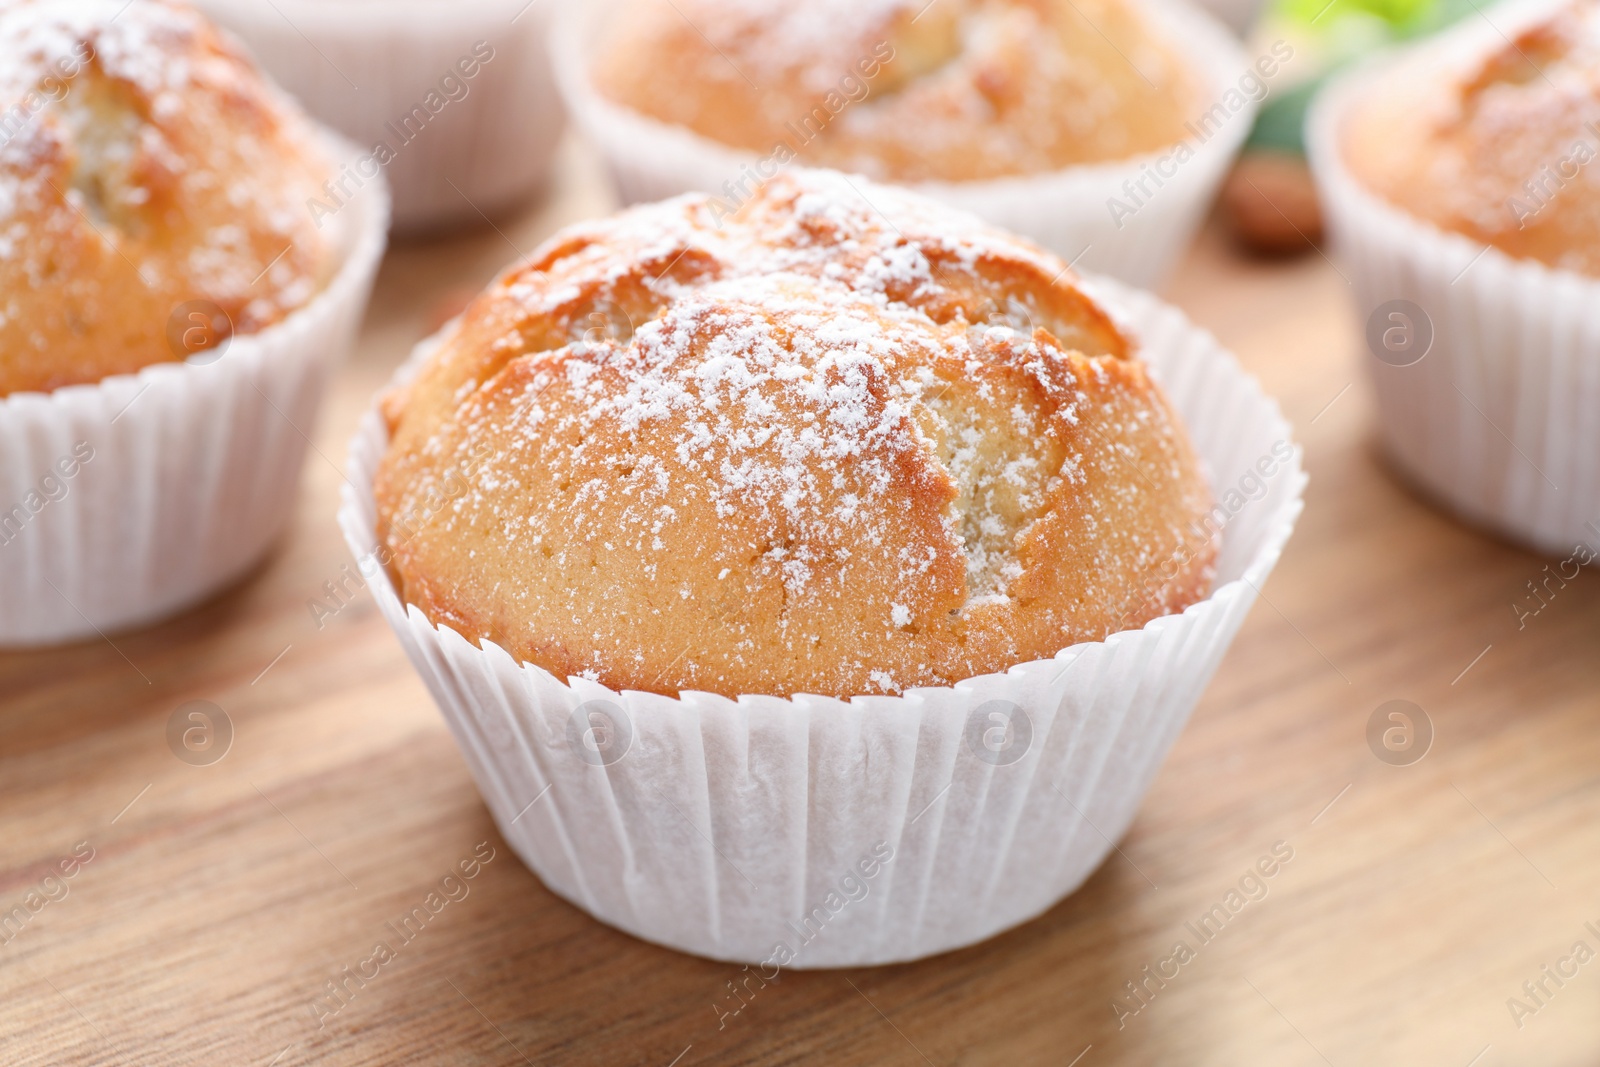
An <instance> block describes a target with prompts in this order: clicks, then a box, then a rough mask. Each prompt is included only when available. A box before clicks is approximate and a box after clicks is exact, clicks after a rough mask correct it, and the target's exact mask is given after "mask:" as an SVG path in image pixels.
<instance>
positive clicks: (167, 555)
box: [0, 141, 388, 646]
mask: <svg viewBox="0 0 1600 1067" xmlns="http://www.w3.org/2000/svg"><path fill="white" fill-rule="evenodd" d="M350 149H351V146H350V145H348V144H347V143H345V142H342V141H341V142H339V143H338V150H339V152H340V155H341V157H342V156H343V155H344V154H345V153H347V152H348V151H349V150H350ZM335 223H337V224H338V225H339V230H338V236H339V237H340V239H341V240H342V243H343V246H344V247H343V249H342V251H343V254H344V261H343V263H342V265H341V266H340V268H339V271H338V272H337V274H336V275H335V276H334V278H333V280H332V281H331V282H330V283H329V284H328V286H327V288H326V289H324V290H323V292H322V293H321V294H319V295H318V296H317V297H316V298H315V299H314V300H312V301H311V303H309V304H307V305H306V306H305V307H303V308H301V309H300V310H298V311H296V312H294V313H293V314H292V315H290V316H289V317H288V318H286V319H285V320H284V321H283V322H281V323H279V324H277V325H276V326H273V327H270V328H269V329H266V330H263V331H261V332H260V333H256V334H241V335H237V336H235V337H233V338H232V339H231V341H230V342H229V343H228V346H227V348H226V349H225V350H224V351H223V353H222V355H221V356H214V355H211V354H210V353H205V354H202V355H201V356H200V357H198V358H197V359H194V360H191V361H190V362H187V363H156V364H152V365H151V366H148V367H145V368H143V369H142V370H140V371H139V372H138V373H136V374H119V375H115V376H113V377H110V378H106V379H103V380H102V381H100V382H98V383H95V384H92V385H73V386H68V387H66V388H63V389H57V390H55V391H53V392H50V393H14V394H12V395H11V396H9V397H0V645H13V646H15V645H34V644H48V643H52V642H58V641H66V640H72V639H77V638H84V637H93V636H95V635H96V634H97V633H101V634H103V633H105V632H108V631H111V630H116V629H120V628H125V627H129V626H134V625H137V624H141V623H145V622H149V621H152V620H155V619H158V618H161V617H163V616H165V615H169V614H171V613H173V612H175V611H177V610H178V609H180V608H183V607H185V606H187V605H189V604H191V603H193V602H195V601H198V600H200V599H202V598H204V597H205V596H207V595H209V594H210V593H213V592H215V591H216V590H218V589H220V588H221V587H223V586H225V585H226V584H227V583H228V582H229V581H231V580H233V579H235V578H237V577H239V576H240V575H242V574H243V573H244V572H245V571H246V570H248V569H249V568H250V566H251V565H253V564H254V563H256V562H257V561H258V560H259V559H260V558H261V557H262V555H263V554H264V553H265V552H266V550H267V549H268V547H270V545H271V543H272V541H273V540H274V539H275V538H276V537H277V536H278V534H279V533H280V532H281V531H282V530H283V528H284V524H285V522H286V521H287V519H288V517H289V515H290V513H291V511H292V509H293V505H294V500H295V495H296V491H297V489H298V485H299V475H300V468H301V463H302V460H303V459H304V457H305V453H306V449H307V447H308V445H309V443H310V442H309V435H310V434H311V433H312V432H313V430H314V428H315V425H316V415H317V408H318V405H319V403H320V401H321V399H322V393H323V387H324V386H325V384H326V382H327V378H328V375H329V372H330V371H331V370H332V369H333V367H335V366H336V365H337V363H338V361H339V360H340V359H341V358H343V356H344V354H345V352H346V351H347V350H348V348H349V347H350V344H351V342H352V341H353V339H354V337H355V333H356V330H357V329H358V327H359V326H360V324H361V317H362V314H363V312H364V310H365V308H366V304H367V296H368V293H369V291H370V290H371V287H372V279H373V276H374V275H375V273H376V272H377V268H378V261H379V259H380V258H381V257H382V255H383V249H384V242H385V237H384V235H385V231H386V230H387V226H388V200H387V197H386V195H385V193H384V189H383V186H382V183H381V182H376V183H372V184H369V185H368V187H367V189H366V190H365V191H364V192H363V194H362V195H361V196H360V197H358V198H356V199H355V200H354V201H352V202H351V203H350V205H349V207H348V208H347V209H346V212H345V214H344V215H343V217H341V218H338V219H336V220H335V221H334V222H329V225H330V226H332V225H334V224H335ZM86 455H87V456H88V458H87V461H84V457H85V456H86ZM69 471H70V472H71V473H70V474H69V473H68V472H69Z"/></svg>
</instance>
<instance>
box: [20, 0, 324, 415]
mask: <svg viewBox="0 0 1600 1067" xmlns="http://www.w3.org/2000/svg"><path fill="white" fill-rule="evenodd" d="M114 10H115V5H111V4H108V3H97V2H94V0H69V2H65V3H62V2H53V3H45V2H43V0H18V2H16V3H11V4H8V5H7V6H6V7H5V8H4V9H3V10H0V41H4V42H5V45H4V47H5V50H6V51H7V52H8V53H10V55H11V57H12V61H11V62H8V63H6V64H5V65H4V66H3V67H0V95H3V97H4V99H7V100H18V99H26V98H28V96H29V95H30V94H31V95H32V96H33V97H34V98H35V99H36V100H37V101H38V102H39V106H38V109H37V110H36V111H33V110H31V108H30V107H28V106H27V105H25V110H29V111H30V113H29V114H28V115H26V117H25V121H20V122H19V123H18V124H17V127H16V128H15V129H13V130H11V131H9V132H8V136H7V138H6V141H5V144H4V146H3V147H0V198H3V203H4V206H5V208H6V211H5V216H4V220H3V222H0V241H3V242H4V245H5V248H6V254H5V255H4V256H0V294H3V297H0V300H3V302H0V396H5V395H8V394H11V393H16V392H23V391H27V390H36V391H48V390H51V389H56V388H59V387H60V386H63V385H73V384H77V383H80V382H96V381H99V380H100V379H101V378H105V377H108V376H110V375H113V374H129V373H132V372H134V371H137V370H138V369H139V368H141V367H144V366H147V365H148V364H150V363H154V362H157V361H163V360H178V359H184V358H186V357H188V356H190V355H194V354H196V353H198V352H199V351H201V350H203V349H205V348H208V347H211V346H212V345H214V344H216V343H218V342H220V341H222V340H224V339H225V338H226V337H228V336H230V335H231V334H233V333H239V334H249V333H256V332H258V331H260V330H263V329H265V328H267V327H269V326H272V325H274V324H275V323H278V322H281V321H283V319H284V318H285V317H286V316H287V315H289V314H290V313H291V312H293V311H295V310H296V309H298V308H301V307H304V306H305V305H306V303H308V302H309V301H310V300H311V298H312V297H313V296H315V295H316V294H317V293H318V292H319V291H320V290H321V289H322V288H323V287H324V286H325V285H326V284H327V282H328V280H329V279H330V278H331V276H332V274H333V272H334V270H335V269H336V268H337V266H338V255H337V252H338V250H337V249H336V247H335V246H334V243H333V241H332V239H331V238H332V235H331V234H330V233H328V232H326V231H324V230H323V229H320V228H319V227H318V226H317V224H316V221H314V219H313V216H312V214H311V213H309V212H308V211H307V210H306V204H308V203H310V202H312V201H314V200H319V199H321V198H322V197H323V195H324V194H323V189H322V185H323V183H324V182H325V181H327V180H328V179H329V178H330V177H331V176H333V175H334V174H335V172H336V171H337V169H338V168H337V165H336V164H335V163H334V162H333V160H332V157H331V156H330V155H329V154H328V152H327V145H326V144H324V143H323V142H322V141H321V140H320V139H319V138H318V136H317V135H316V133H315V131H314V130H313V129H312V127H311V126H310V125H309V124H308V123H307V122H306V120H305V118H304V117H303V116H302V115H300V114H299V112H298V111H295V110H293V109H292V108H290V107H289V106H287V104H286V103H285V102H284V101H282V100H281V99H279V97H278V96H277V94H276V93H274V92H273V91H272V90H270V89H269V88H268V87H267V85H266V84H265V83H264V82H263V81H262V80H261V76H260V74H259V73H258V72H257V71H256V70H255V69H254V68H253V67H252V66H251V65H250V64H249V63H248V62H246V61H245V60H244V59H243V57H242V56H241V55H240V54H239V52H238V51H237V49H236V48H234V47H233V45H232V44H231V43H230V42H228V41H226V40H225V39H223V38H222V37H221V36H220V35H219V34H218V33H217V32H216V31H215V30H214V29H213V28H212V27H210V26H208V25H206V24H205V23H204V22H202V21H201V20H200V19H199V18H198V17H196V16H195V15H194V14H193V13H192V12H190V11H187V10H185V9H183V8H180V7H177V6H175V5H171V4H167V3H155V4H148V5H141V6H140V10H138V11H137V12H131V13H130V21H129V23H128V25H130V26H136V27H138V30H137V31H133V30H127V31H123V30H121V29H120V26H119V25H118V23H110V24H107V25H102V22H103V21H104V19H105V16H107V15H109V14H110V13H112V12H114ZM119 21H120V20H119ZM134 32H139V33H142V34H145V35H147V36H144V37H134V36H133V33H134ZM63 35H66V36H63ZM161 56H165V57H172V58H174V59H180V58H181V62H174V63H163V62H160V61H159V60H157V61H152V58H153V57H161ZM190 301H195V302H202V301H203V302H205V303H206V304H207V305H208V307H207V312H208V314H207V315H206V316H204V318H203V321H199V322H197V323H193V324H191V323H185V324H184V330H185V332H188V333H189V338H190V342H191V343H190V344H188V345H173V344H169V343H168V324H169V319H171V317H172V315H173V311H174V309H175V308H178V307H179V306H180V305H183V304H185V303H186V302H190ZM197 306H198V305H197ZM219 315H220V317H219ZM211 318H216V320H217V321H216V322H215V323H213V322H212V321H210V319H211ZM191 327H193V329H192V331H191Z"/></svg>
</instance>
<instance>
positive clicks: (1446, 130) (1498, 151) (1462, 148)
mask: <svg viewBox="0 0 1600 1067" xmlns="http://www.w3.org/2000/svg"><path fill="white" fill-rule="evenodd" d="M1342 145H1343V152H1344V157H1345V159H1346V160H1347V165H1348V167H1349V169H1350V172H1351V174H1352V175H1353V176H1354V177H1355V179H1356V180H1357V181H1359V182H1360V183H1361V184H1362V185H1364V186H1365V187H1366V188H1367V189H1368V190H1370V191H1371V192H1372V193H1374V194H1376V195H1377V196H1379V197H1381V198H1382V199H1384V200H1386V201H1388V202H1389V203H1390V204H1393V205H1394V206H1395V207H1397V208H1399V209H1400V210H1401V211H1404V212H1406V213H1407V214H1409V215H1411V216H1412V217H1413V218H1416V219H1420V220H1422V221H1424V222H1427V223H1430V224H1432V225H1433V226H1435V227H1437V228H1439V229H1441V230H1445V231H1448V232H1450V233H1458V234H1461V235H1463V236H1465V237H1468V238H1470V239H1472V240H1473V241H1476V242H1477V243H1478V244H1479V245H1480V246H1483V245H1488V246H1491V247H1493V248H1495V249H1498V250H1499V251H1501V252H1504V253H1505V254H1506V255H1508V256H1511V257H1512V258H1515V259H1531V260H1537V261H1538V262H1540V263H1543V264H1545V265H1546V266H1548V267H1554V268H1556V269H1559V270H1570V271H1575V272H1577V273H1580V274H1587V275H1589V276H1591V277H1594V276H1600V168H1596V167H1591V166H1589V164H1590V163H1592V162H1594V160H1595V159H1596V158H1597V157H1600V4H1596V3H1593V2H1590V0H1584V2H1579V3H1574V4H1566V5H1563V6H1562V7H1560V8H1558V9H1556V10H1555V11H1553V12H1551V13H1550V14H1549V15H1547V16H1545V17H1543V18H1540V19H1538V20H1537V21H1535V22H1534V23H1533V24H1532V25H1529V26H1527V27H1525V28H1524V29H1522V31H1521V32H1520V33H1519V34H1518V35H1517V37H1516V39H1515V40H1506V39H1500V38H1496V39H1495V40H1494V41H1493V42H1491V47H1490V48H1489V49H1487V50H1486V51H1476V50H1475V51H1473V52H1471V53H1470V54H1467V55H1464V56H1462V57H1461V58H1460V60H1459V61H1453V60H1452V59H1447V58H1446V57H1445V55H1444V54H1443V51H1442V50H1441V49H1439V48H1425V49H1421V50H1419V51H1418V52H1416V53H1413V54H1411V55H1409V56H1408V57H1406V58H1405V59H1404V60H1402V61H1400V62H1398V63H1396V64H1395V65H1394V67H1393V69H1390V70H1387V71H1385V72H1384V73H1383V75H1382V77H1381V78H1379V79H1378V80H1377V81H1376V82H1375V83H1374V84H1373V85H1372V87H1371V88H1370V90H1369V91H1368V92H1366V93H1363V94H1362V95H1361V98H1360V99H1359V100H1358V101H1357V102H1356V103H1355V104H1354V105H1353V106H1352V108H1351V111H1350V115H1349V117H1348V118H1347V120H1346V125H1345V129H1344V132H1343V140H1342Z"/></svg>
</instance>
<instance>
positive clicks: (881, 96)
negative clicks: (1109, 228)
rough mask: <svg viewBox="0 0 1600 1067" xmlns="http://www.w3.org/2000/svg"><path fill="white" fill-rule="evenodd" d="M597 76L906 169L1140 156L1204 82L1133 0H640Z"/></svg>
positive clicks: (794, 142) (684, 116) (751, 133)
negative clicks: (923, 0)
mask: <svg viewBox="0 0 1600 1067" xmlns="http://www.w3.org/2000/svg"><path fill="white" fill-rule="evenodd" d="M702 30H703V31H704V32H703V33H702V32H701V31H702ZM747 78H748V80H747ZM594 81H595V85H596V86H597V87H598V88H599V90H600V91H601V92H602V93H604V94H605V95H606V96H608V97H609V98H611V99H612V100H614V101H616V102H617V103H619V104H623V105H625V106H627V107H629V108H632V109H634V110H636V111H638V112H640V113H642V114H646V115H650V116H651V117H653V118H656V119H660V120H661V121H663V122H669V123H675V124H677V125H681V126H685V127H688V128H689V129H692V130H694V131H695V132H697V133H700V134H702V135H704V136H706V137H709V138H711V139H713V140H715V141H719V142H721V143H723V144H727V145H731V146H734V147H736V148H744V149H748V150H750V151H753V152H762V153H764V152H767V151H770V150H771V149H772V148H773V146H774V145H777V144H780V143H788V144H789V145H790V146H791V147H793V148H795V149H796V152H797V155H798V157H799V158H800V159H801V160H803V161H804V162H806V163H810V164H817V165H822V166H828V167H837V168H839V169H841V170H848V171H856V172H859V173H861V174H866V175H869V176H872V177H875V178H879V179H887V180H892V181H901V182H905V181H927V180H944V181H971V180H975V179H985V178H999V177H1006V176H1012V175H1021V174H1036V173H1040V172H1043V171H1051V170H1059V169H1061V168H1063V167H1070V166H1074V165H1077V164H1081V163H1100V162H1105V161H1107V160H1116V159H1126V158H1127V157H1129V156H1134V155H1138V154H1140V153H1142V152H1149V151H1152V150H1154V149H1157V148H1161V147H1163V146H1166V145H1170V144H1175V143H1176V142H1178V141H1179V140H1182V139H1183V137H1184V136H1185V134H1186V131H1185V129H1184V125H1183V124H1184V122H1185V121H1187V120H1188V119H1191V118H1193V117H1194V113H1195V111H1196V110H1197V105H1198V104H1199V101H1200V97H1201V95H1202V94H1203V92H1204V89H1203V82H1202V77H1201V75H1200V73H1199V72H1198V70H1197V69H1196V68H1195V67H1194V66H1193V65H1192V64H1191V63H1190V61H1189V60H1188V59H1187V58H1186V57H1184V56H1182V55H1181V54H1180V53H1179V51H1178V50H1177V48H1176V47H1175V46H1174V45H1173V44H1172V43H1170V42H1169V41H1168V40H1167V39H1166V37H1165V36H1164V35H1163V34H1162V33H1161V32H1160V31H1159V30H1157V29H1156V28H1155V27H1154V26H1152V25H1151V24H1150V22H1149V20H1147V19H1146V18H1144V17H1143V16H1142V15H1141V14H1140V13H1139V11H1138V9H1137V8H1135V7H1133V6H1132V5H1130V4H1128V3H1126V2H1125V0H1081V2H1080V3H1071V2H1068V0H1044V2H1024V0H941V2H940V3H936V4H928V5H923V4H917V3H910V2H900V0H852V2H844V0H821V2H817V3H809V4H787V3H780V2H776V0H768V2H756V3H751V2H748V0H627V2H626V3H625V4H623V5H622V7H621V9H620V10H619V11H618V13H617V15H616V17H615V20H614V23H613V30H612V34H611V38H610V40H609V41H608V43H607V44H606V46H605V47H604V49H603V51H602V52H601V54H600V55H599V57H598V58H597V61H596V63H595V67H594ZM830 98H831V99H830ZM835 116H837V117H836V118H835Z"/></svg>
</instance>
